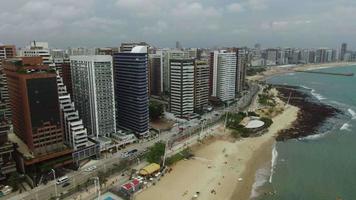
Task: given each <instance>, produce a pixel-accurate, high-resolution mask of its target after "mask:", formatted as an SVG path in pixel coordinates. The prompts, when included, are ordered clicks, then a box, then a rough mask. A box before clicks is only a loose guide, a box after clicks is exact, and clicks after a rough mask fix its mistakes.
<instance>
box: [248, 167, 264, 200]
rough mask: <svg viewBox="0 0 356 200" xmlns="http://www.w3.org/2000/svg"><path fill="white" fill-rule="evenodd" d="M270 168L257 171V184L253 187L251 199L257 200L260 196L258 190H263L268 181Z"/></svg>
mask: <svg viewBox="0 0 356 200" xmlns="http://www.w3.org/2000/svg"><path fill="white" fill-rule="evenodd" d="M268 176H269V170H268V168H260V169H258V170H257V171H256V174H255V182H254V183H253V185H252V190H251V195H250V199H255V198H257V197H258V196H259V192H258V189H259V188H261V187H262V186H263V185H264V184H265V183H267V181H268Z"/></svg>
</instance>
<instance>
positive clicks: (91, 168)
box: [84, 165, 96, 172]
mask: <svg viewBox="0 0 356 200" xmlns="http://www.w3.org/2000/svg"><path fill="white" fill-rule="evenodd" d="M94 170H96V166H95V165H93V166H91V167H88V168H86V169H85V170H84V171H85V172H91V171H94Z"/></svg>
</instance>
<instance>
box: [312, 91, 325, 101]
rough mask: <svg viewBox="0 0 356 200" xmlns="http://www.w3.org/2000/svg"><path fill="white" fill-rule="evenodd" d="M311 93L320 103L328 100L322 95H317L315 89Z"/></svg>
mask: <svg viewBox="0 0 356 200" xmlns="http://www.w3.org/2000/svg"><path fill="white" fill-rule="evenodd" d="M310 93H311V94H312V95H313V96H314V97H315V98H317V99H318V100H319V101H320V100H324V99H326V98H325V97H323V96H322V95H321V94H319V93H316V92H315V90H314V89H312V90H311V92H310Z"/></svg>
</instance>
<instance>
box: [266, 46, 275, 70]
mask: <svg viewBox="0 0 356 200" xmlns="http://www.w3.org/2000/svg"><path fill="white" fill-rule="evenodd" d="M266 64H267V66H268V65H276V64H277V49H267V57H266Z"/></svg>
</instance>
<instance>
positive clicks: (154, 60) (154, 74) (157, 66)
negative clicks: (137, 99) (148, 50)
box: [148, 54, 163, 96]
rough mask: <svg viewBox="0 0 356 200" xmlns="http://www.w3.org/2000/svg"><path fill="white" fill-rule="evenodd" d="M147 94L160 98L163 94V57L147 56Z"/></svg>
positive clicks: (159, 55)
mask: <svg viewBox="0 0 356 200" xmlns="http://www.w3.org/2000/svg"><path fill="white" fill-rule="evenodd" d="M148 57H149V58H148V66H149V91H150V92H149V94H150V95H153V96H161V94H162V92H163V76H162V71H163V57H162V54H149V56H148Z"/></svg>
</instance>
